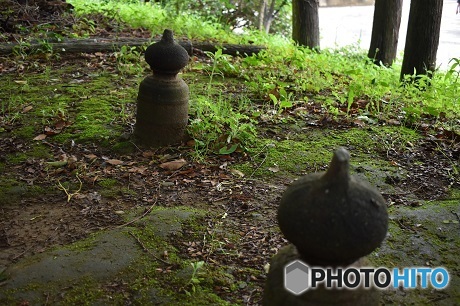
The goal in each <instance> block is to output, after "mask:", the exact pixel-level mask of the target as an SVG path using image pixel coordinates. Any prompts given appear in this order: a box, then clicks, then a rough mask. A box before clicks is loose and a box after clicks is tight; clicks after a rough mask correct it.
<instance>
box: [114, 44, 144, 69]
mask: <svg viewBox="0 0 460 306" xmlns="http://www.w3.org/2000/svg"><path fill="white" fill-rule="evenodd" d="M141 57H142V52H141V50H139V48H137V47H130V46H122V47H121V49H120V51H118V52H115V58H116V59H117V68H118V71H119V72H120V73H121V74H126V75H139V74H141V73H142V72H143V68H142V66H141V63H142V58H141Z"/></svg>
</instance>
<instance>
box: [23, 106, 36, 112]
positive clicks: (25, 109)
mask: <svg viewBox="0 0 460 306" xmlns="http://www.w3.org/2000/svg"><path fill="white" fill-rule="evenodd" d="M32 108H34V107H33V106H30V105H29V106H26V107H24V108H23V109H22V112H23V113H27V112H29V111H30V110H32Z"/></svg>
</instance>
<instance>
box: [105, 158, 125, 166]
mask: <svg viewBox="0 0 460 306" xmlns="http://www.w3.org/2000/svg"><path fill="white" fill-rule="evenodd" d="M106 162H107V163H109V164H111V165H113V166H117V165H121V164H122V163H123V161H122V160H119V159H108V160H106Z"/></svg>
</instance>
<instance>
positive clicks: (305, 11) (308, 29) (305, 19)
mask: <svg viewBox="0 0 460 306" xmlns="http://www.w3.org/2000/svg"><path fill="white" fill-rule="evenodd" d="M318 6H319V1H318V0H293V1H292V39H293V40H294V41H295V42H296V43H298V44H299V45H302V46H307V47H310V48H312V49H319V15H318Z"/></svg>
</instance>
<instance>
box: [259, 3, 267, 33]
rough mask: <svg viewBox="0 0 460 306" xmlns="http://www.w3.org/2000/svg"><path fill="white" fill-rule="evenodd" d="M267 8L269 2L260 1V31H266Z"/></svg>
mask: <svg viewBox="0 0 460 306" xmlns="http://www.w3.org/2000/svg"><path fill="white" fill-rule="evenodd" d="M266 7H267V0H260V7H259V19H258V20H257V21H258V24H257V26H258V28H259V30H260V31H262V30H263V29H264V20H265V8H266Z"/></svg>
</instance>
